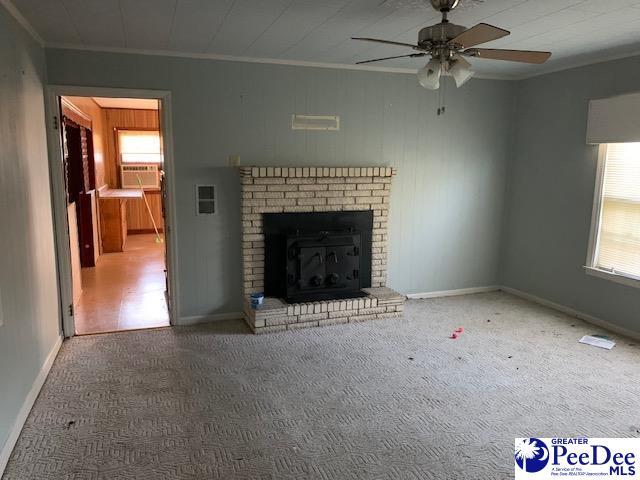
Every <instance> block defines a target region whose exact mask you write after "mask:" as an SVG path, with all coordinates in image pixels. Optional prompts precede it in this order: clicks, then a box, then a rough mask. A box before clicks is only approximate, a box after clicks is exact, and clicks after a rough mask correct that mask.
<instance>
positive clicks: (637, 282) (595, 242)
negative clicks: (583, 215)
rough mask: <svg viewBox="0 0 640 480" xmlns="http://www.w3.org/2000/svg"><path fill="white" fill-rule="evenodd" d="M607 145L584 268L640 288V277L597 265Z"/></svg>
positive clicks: (601, 156)
mask: <svg viewBox="0 0 640 480" xmlns="http://www.w3.org/2000/svg"><path fill="white" fill-rule="evenodd" d="M607 147H608V145H607V144H606V143H603V144H601V145H600V148H599V150H598V168H597V170H596V185H595V188H594V194H593V210H592V214H591V231H590V233H589V248H588V249H587V261H586V264H585V266H584V270H585V272H586V273H587V275H592V276H594V277H598V278H603V279H605V280H609V281H612V282H616V283H621V284H623V285H627V286H629V287H635V288H640V278H637V277H634V276H632V275H628V274H622V273H619V272H610V271H608V270H603V269H602V268H598V267H597V266H596V258H597V256H598V246H599V241H600V223H601V221H602V201H603V199H602V192H603V188H604V172H605V167H606V163H607Z"/></svg>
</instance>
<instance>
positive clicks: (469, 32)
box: [351, 0, 551, 90]
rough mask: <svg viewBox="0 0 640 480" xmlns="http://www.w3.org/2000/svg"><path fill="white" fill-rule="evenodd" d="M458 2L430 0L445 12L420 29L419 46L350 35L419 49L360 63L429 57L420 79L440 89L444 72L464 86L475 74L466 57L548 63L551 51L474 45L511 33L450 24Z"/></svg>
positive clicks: (432, 88) (421, 70) (428, 85)
mask: <svg viewBox="0 0 640 480" xmlns="http://www.w3.org/2000/svg"><path fill="white" fill-rule="evenodd" d="M459 1H460V0H431V5H432V6H433V8H435V9H436V10H438V11H440V12H442V21H441V22H440V23H436V24H435V25H431V26H429V27H425V28H423V29H422V30H420V32H419V33H418V43H417V44H416V45H413V44H410V43H402V42H393V41H390V40H380V39H377V38H363V37H351V38H352V39H353V40H364V41H366V42H376V43H384V44H388V45H397V46H401V47H409V48H412V49H414V50H416V52H417V53H410V54H407V55H397V56H394V57H385V58H376V59H374V60H365V61H363V62H357V65H361V64H364V63H372V62H381V61H383V60H391V59H393V58H405V57H409V58H420V57H426V56H430V57H431V60H430V61H429V63H427V65H426V66H424V67H423V68H422V69H420V70H419V71H418V81H419V82H420V85H422V86H423V87H424V88H428V89H430V90H437V89H438V88H440V77H441V76H442V75H443V74H445V73H449V74H450V75H451V76H452V77H453V78H454V80H455V82H456V86H458V87H461V86H462V85H464V84H465V83H466V82H467V81H468V80H469V79H470V78H471V77H472V76H473V75H474V73H475V72H474V71H473V70H472V69H471V64H470V63H469V62H468V61H467V60H465V58H464V57H473V58H488V59H492V60H506V61H509V62H521V63H533V64H541V63H544V62H546V61H547V60H548V59H549V57H550V56H551V53H550V52H536V51H529V50H502V49H495V48H475V47H476V45H480V44H482V43H486V42H490V41H491V40H497V39H499V38H502V37H506V36H507V35H509V34H510V32H509V31H507V30H504V29H502V28H498V27H494V26H493V25H489V24H487V23H479V24H478V25H476V26H474V27H471V28H466V27H464V26H462V25H455V24H453V23H450V22H449V20H448V15H449V12H450V11H451V10H453V9H454V8H456V7H457V6H458V3H459Z"/></svg>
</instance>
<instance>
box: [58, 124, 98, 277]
mask: <svg viewBox="0 0 640 480" xmlns="http://www.w3.org/2000/svg"><path fill="white" fill-rule="evenodd" d="M63 135H64V147H65V148H64V152H65V171H66V181H67V198H68V202H69V203H74V202H75V204H76V221H77V226H78V243H79V245H78V247H79V250H80V264H81V266H82V267H95V252H94V238H93V237H94V235H93V222H94V221H95V219H94V218H93V203H94V201H93V200H94V195H95V190H94V188H95V163H94V158H93V142H92V135H91V130H88V129H86V128H85V127H83V126H80V125H78V124H77V123H75V122H73V121H72V120H69V119H68V118H66V117H64V121H63Z"/></svg>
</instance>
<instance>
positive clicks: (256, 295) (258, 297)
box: [250, 293, 264, 309]
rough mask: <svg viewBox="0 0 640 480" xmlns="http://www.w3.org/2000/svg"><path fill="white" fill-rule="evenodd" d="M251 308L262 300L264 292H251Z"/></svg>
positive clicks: (260, 303) (257, 305)
mask: <svg viewBox="0 0 640 480" xmlns="http://www.w3.org/2000/svg"><path fill="white" fill-rule="evenodd" d="M250 298H251V308H254V309H255V308H258V307H259V306H260V305H262V302H263V301H264V293H252V294H251V296H250Z"/></svg>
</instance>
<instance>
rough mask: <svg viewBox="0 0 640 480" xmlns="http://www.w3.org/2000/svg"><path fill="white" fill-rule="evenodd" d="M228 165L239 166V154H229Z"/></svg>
mask: <svg viewBox="0 0 640 480" xmlns="http://www.w3.org/2000/svg"><path fill="white" fill-rule="evenodd" d="M229 166H230V167H239V166H240V155H229Z"/></svg>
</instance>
